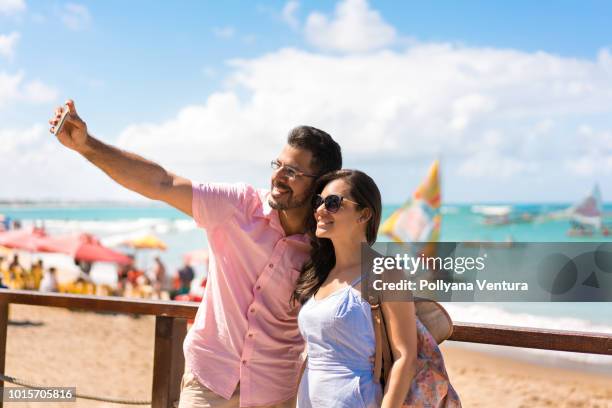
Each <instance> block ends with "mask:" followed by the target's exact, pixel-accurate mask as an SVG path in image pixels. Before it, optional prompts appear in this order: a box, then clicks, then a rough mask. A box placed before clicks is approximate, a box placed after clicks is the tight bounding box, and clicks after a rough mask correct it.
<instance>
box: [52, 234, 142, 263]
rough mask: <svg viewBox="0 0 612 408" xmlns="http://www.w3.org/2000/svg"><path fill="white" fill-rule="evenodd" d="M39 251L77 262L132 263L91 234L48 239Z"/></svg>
mask: <svg viewBox="0 0 612 408" xmlns="http://www.w3.org/2000/svg"><path fill="white" fill-rule="evenodd" d="M41 250H42V251H45V252H59V253H63V254H68V255H70V256H72V257H73V258H74V259H76V260H78V261H87V262H113V263H118V264H129V263H131V262H132V260H131V259H130V258H129V257H128V256H126V255H124V254H122V253H121V252H117V251H114V250H112V249H110V248H107V247H105V246H103V245H102V244H101V243H100V241H98V239H97V238H96V237H94V236H93V235H91V234H77V235H63V236H57V237H48V238H46V239H45V240H44V243H43V245H42V246H41Z"/></svg>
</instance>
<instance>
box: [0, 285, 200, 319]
mask: <svg viewBox="0 0 612 408" xmlns="http://www.w3.org/2000/svg"><path fill="white" fill-rule="evenodd" d="M0 298H1V299H2V301H3V302H6V303H15V304H21V305H34V306H48V307H62V308H67V309H81V310H88V311H92V312H111V313H125V314H143V315H154V316H167V317H178V318H183V319H193V318H194V317H195V315H196V312H197V310H198V306H199V303H194V302H175V301H164V300H146V299H133V298H123V297H113V296H84V295H71V294H65V293H41V292H35V291H28V290H11V289H0Z"/></svg>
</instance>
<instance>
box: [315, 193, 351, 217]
mask: <svg viewBox="0 0 612 408" xmlns="http://www.w3.org/2000/svg"><path fill="white" fill-rule="evenodd" d="M342 201H348V202H349V203H353V204H355V205H357V206H358V205H359V203H356V202H355V201H352V200H349V199H348V198H345V197H342V196H339V195H337V194H330V195H328V196H327V197H325V198H323V197H322V196H321V194H317V195H316V196H314V199H313V200H312V205H313V207H314V210H315V211H316V210H317V208H319V207H320V206H321V204H325V209H326V210H327V211H328V212H330V213H337V212H338V210H339V209H340V206H341V205H342Z"/></svg>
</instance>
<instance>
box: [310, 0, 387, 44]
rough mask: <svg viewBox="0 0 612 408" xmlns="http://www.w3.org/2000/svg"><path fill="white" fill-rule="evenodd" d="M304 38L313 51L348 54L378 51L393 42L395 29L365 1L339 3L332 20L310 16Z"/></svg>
mask: <svg viewBox="0 0 612 408" xmlns="http://www.w3.org/2000/svg"><path fill="white" fill-rule="evenodd" d="M305 35H306V40H307V41H308V42H309V43H310V44H312V45H314V46H315V47H317V48H320V49H322V50H326V51H340V52H349V53H352V52H367V51H373V50H378V49H381V48H384V47H386V46H388V45H391V44H392V43H393V42H394V41H395V40H397V34H396V31H395V28H394V27H393V26H391V25H389V24H387V23H386V22H385V21H384V20H383V18H382V17H381V16H380V14H379V13H378V12H377V11H376V10H372V9H370V7H369V5H368V2H367V0H343V1H342V2H341V3H339V4H338V5H337V6H336V10H335V13H334V16H333V17H332V18H330V17H328V16H326V15H324V14H322V13H319V12H313V13H311V14H310V15H309V16H308V18H307V19H306V27H305Z"/></svg>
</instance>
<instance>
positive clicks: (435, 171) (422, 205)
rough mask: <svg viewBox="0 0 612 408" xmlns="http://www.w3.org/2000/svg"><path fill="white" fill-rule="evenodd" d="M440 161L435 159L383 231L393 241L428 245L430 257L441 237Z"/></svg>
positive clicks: (425, 248)
mask: <svg viewBox="0 0 612 408" xmlns="http://www.w3.org/2000/svg"><path fill="white" fill-rule="evenodd" d="M440 192H441V188H440V162H439V160H435V161H434V162H433V163H432V165H431V166H430V168H429V171H428V172H427V176H426V177H425V179H424V180H423V181H422V182H421V184H420V185H419V187H418V188H417V189H416V190H415V191H414V193H413V194H412V197H411V198H410V199H409V200H408V201H407V202H406V203H404V205H402V206H401V207H400V208H399V209H397V210H396V211H395V212H394V213H393V214H391V216H390V217H389V218H388V219H387V220H386V221H385V222H384V223H383V224H382V226H381V228H380V232H381V233H382V234H385V235H387V236H388V237H389V238H390V239H391V240H392V241H393V242H425V243H426V244H424V245H423V248H422V251H423V252H424V253H427V254H431V253H432V251H434V250H435V242H437V241H438V240H439V238H440V224H441V220H442V216H441V214H440V202H441V193H440Z"/></svg>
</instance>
